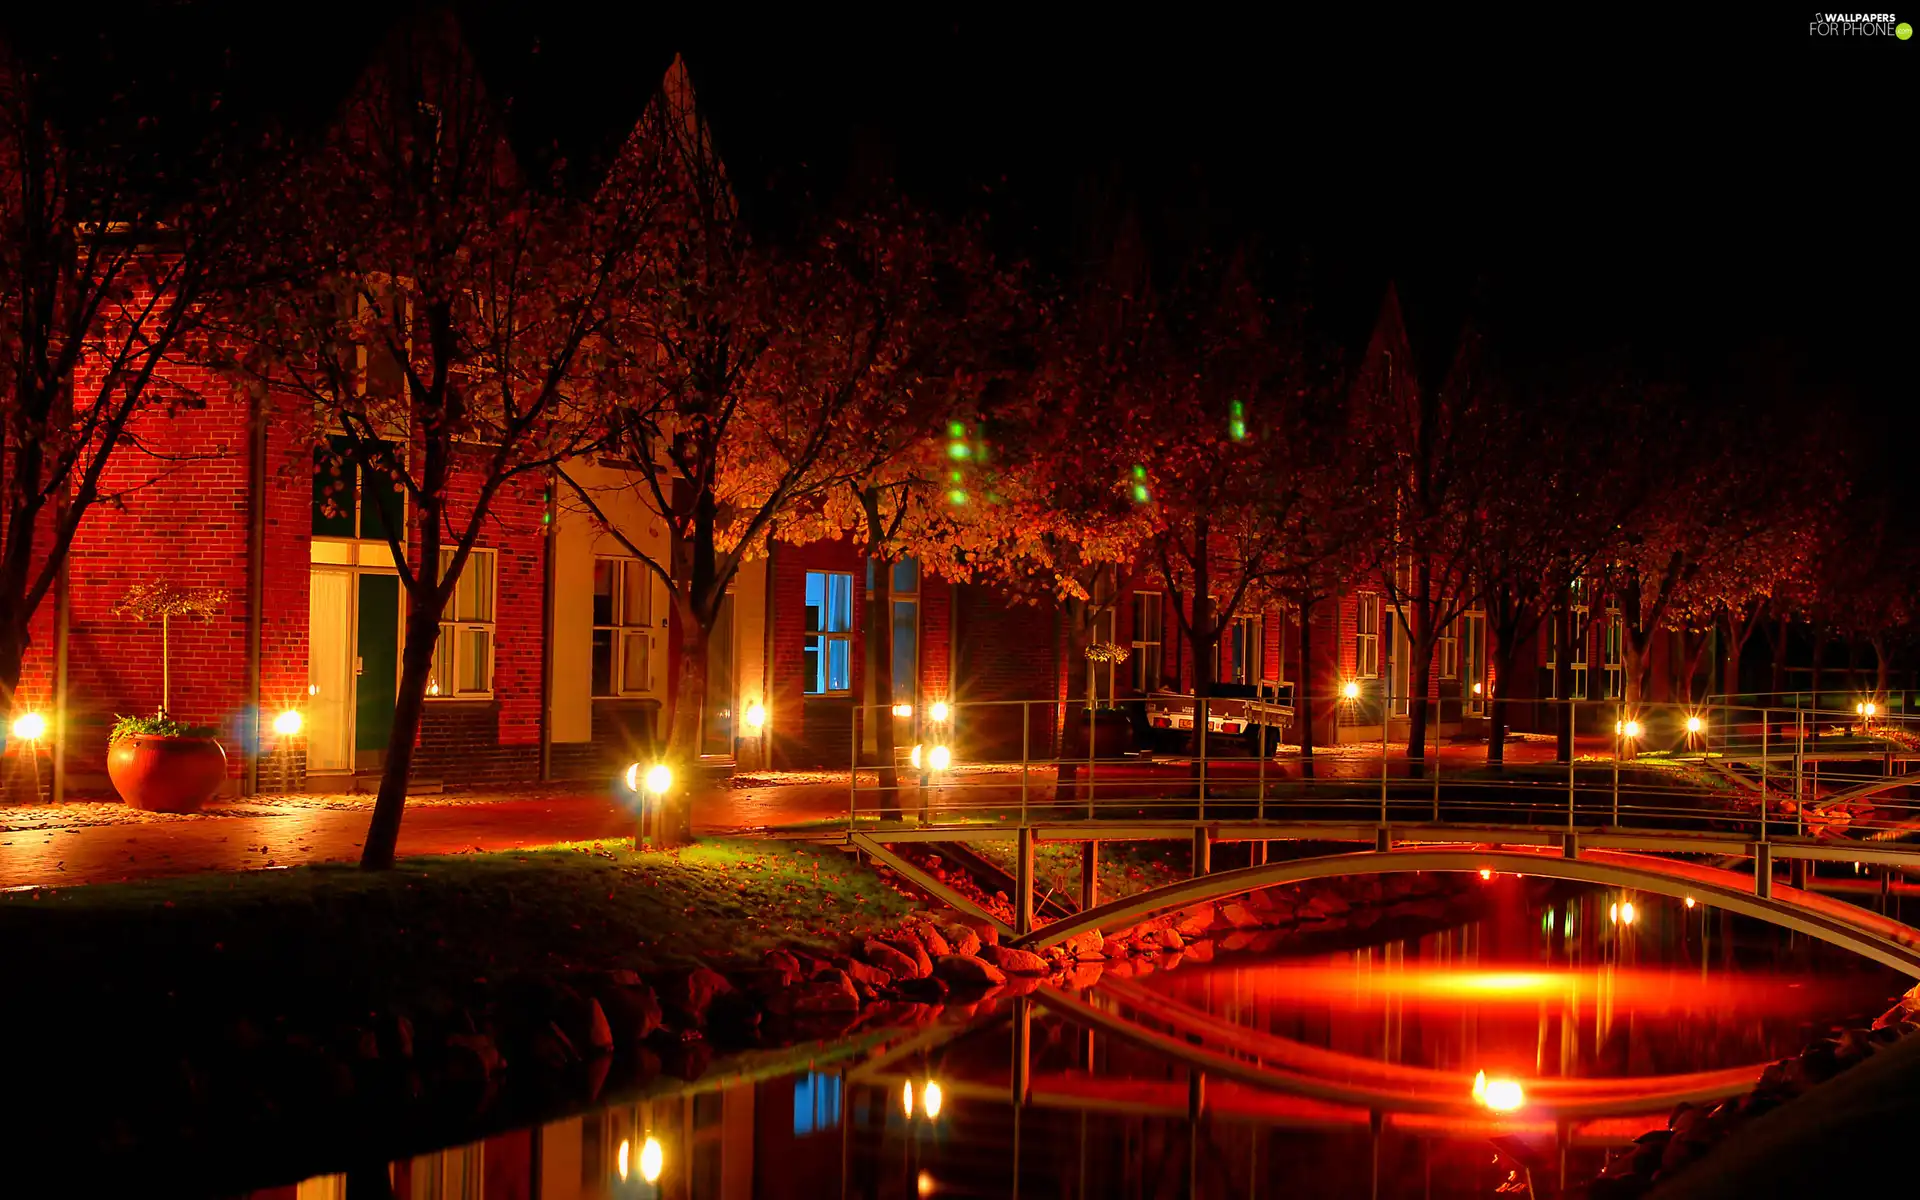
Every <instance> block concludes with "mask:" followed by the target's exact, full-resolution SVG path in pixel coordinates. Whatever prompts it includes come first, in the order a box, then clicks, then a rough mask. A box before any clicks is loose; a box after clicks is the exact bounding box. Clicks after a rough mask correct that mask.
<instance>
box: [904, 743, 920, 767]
mask: <svg viewBox="0 0 1920 1200" xmlns="http://www.w3.org/2000/svg"><path fill="white" fill-rule="evenodd" d="M922 758H923V755H922V754H921V748H920V747H919V746H915V747H914V748H913V749H912V750H909V751H908V752H907V761H908V762H910V763H912V764H913V769H914V770H916V771H918V770H919V769H920V763H921V761H922Z"/></svg>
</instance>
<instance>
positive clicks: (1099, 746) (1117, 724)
mask: <svg viewBox="0 0 1920 1200" xmlns="http://www.w3.org/2000/svg"><path fill="white" fill-rule="evenodd" d="M1132 653H1133V648H1132V647H1131V646H1122V645H1118V644H1116V643H1113V642H1093V643H1091V644H1089V645H1088V646H1087V648H1086V651H1085V654H1086V659H1087V695H1088V696H1089V697H1093V696H1094V695H1096V694H1097V687H1098V685H1097V680H1098V673H1099V669H1100V668H1101V667H1102V666H1108V667H1118V666H1120V665H1121V664H1122V663H1124V662H1126V661H1127V659H1128V658H1129V657H1130V656H1131V655H1132ZM1074 716H1075V720H1074V721H1073V726H1074V728H1073V729H1072V730H1071V733H1070V737H1069V743H1068V744H1069V746H1070V747H1072V748H1073V749H1074V750H1075V751H1076V754H1077V756H1084V755H1085V754H1086V753H1087V748H1088V747H1087V743H1088V740H1089V738H1090V739H1091V740H1092V743H1093V747H1092V748H1093V756H1094V757H1095V758H1119V757H1120V756H1121V755H1123V754H1125V753H1126V752H1127V751H1129V750H1131V749H1133V721H1132V718H1131V717H1129V716H1128V715H1127V712H1126V711H1125V710H1124V709H1121V708H1117V707H1113V706H1111V705H1108V706H1103V707H1098V708H1096V707H1094V706H1093V705H1092V704H1091V703H1090V704H1089V705H1088V706H1087V707H1086V708H1084V709H1081V710H1080V711H1079V712H1078V713H1075V714H1074Z"/></svg>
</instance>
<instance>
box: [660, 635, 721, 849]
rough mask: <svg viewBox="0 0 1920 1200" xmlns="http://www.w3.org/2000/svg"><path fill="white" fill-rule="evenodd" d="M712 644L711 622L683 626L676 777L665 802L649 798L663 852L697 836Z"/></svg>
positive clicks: (670, 741)
mask: <svg viewBox="0 0 1920 1200" xmlns="http://www.w3.org/2000/svg"><path fill="white" fill-rule="evenodd" d="M700 608H701V612H702V613H703V614H704V613H705V612H706V611H708V610H707V607H706V606H705V605H701V606H700ZM690 617H691V614H690ZM712 638H713V630H712V629H711V628H710V627H709V626H708V623H707V622H706V621H703V620H700V619H698V618H697V617H693V618H691V619H688V620H686V621H684V622H683V623H682V626H681V633H680V662H679V664H678V666H679V679H678V680H676V681H675V683H674V691H673V721H672V724H671V725H669V726H668V733H667V748H666V754H665V756H664V758H665V761H666V763H667V766H668V767H669V768H670V769H671V770H672V771H673V779H674V786H673V787H672V788H671V789H670V790H669V792H668V794H667V795H665V796H660V797H657V798H655V797H648V798H647V802H648V803H649V804H652V805H653V806H654V820H653V828H654V841H655V843H656V844H658V845H661V846H677V845H680V844H681V843H683V842H685V841H686V840H687V839H688V838H689V837H690V836H691V834H692V821H691V820H690V818H691V815H692V814H691V812H690V811H689V808H688V804H687V796H688V786H689V785H690V784H692V783H693V782H694V781H695V779H696V778H697V777H698V774H699V771H700V743H701V740H702V737H703V733H704V726H705V720H704V717H705V714H706V711H707V648H708V646H709V645H710V644H711V643H712Z"/></svg>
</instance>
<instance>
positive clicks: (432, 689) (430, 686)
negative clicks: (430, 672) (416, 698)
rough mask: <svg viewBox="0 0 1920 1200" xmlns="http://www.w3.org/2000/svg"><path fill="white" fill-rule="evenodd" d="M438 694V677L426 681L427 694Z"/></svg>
mask: <svg viewBox="0 0 1920 1200" xmlns="http://www.w3.org/2000/svg"><path fill="white" fill-rule="evenodd" d="M439 694H440V681H439V680H438V679H429V680H428V681H427V695H429V696H438V695H439Z"/></svg>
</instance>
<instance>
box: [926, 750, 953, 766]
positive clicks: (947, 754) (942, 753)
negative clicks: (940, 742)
mask: <svg viewBox="0 0 1920 1200" xmlns="http://www.w3.org/2000/svg"><path fill="white" fill-rule="evenodd" d="M927 764H928V765H929V766H931V767H932V768H933V769H934V770H936V771H944V770H946V769H947V768H948V767H950V766H952V765H953V751H951V750H949V749H947V748H946V747H945V746H935V747H934V748H933V752H932V753H931V754H928V755H927Z"/></svg>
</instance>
